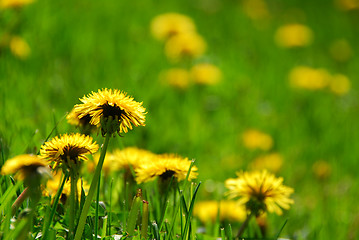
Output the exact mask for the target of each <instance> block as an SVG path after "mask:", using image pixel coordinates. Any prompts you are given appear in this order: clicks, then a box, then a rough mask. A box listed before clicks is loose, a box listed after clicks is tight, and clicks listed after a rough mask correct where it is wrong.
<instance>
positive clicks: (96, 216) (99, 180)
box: [95, 174, 101, 239]
mask: <svg viewBox="0 0 359 240" xmlns="http://www.w3.org/2000/svg"><path fill="white" fill-rule="evenodd" d="M100 186H101V174H100V175H99V179H98V184H97V194H96V212H95V238H96V239H97V233H98V207H99V205H100V204H99V202H100Z"/></svg>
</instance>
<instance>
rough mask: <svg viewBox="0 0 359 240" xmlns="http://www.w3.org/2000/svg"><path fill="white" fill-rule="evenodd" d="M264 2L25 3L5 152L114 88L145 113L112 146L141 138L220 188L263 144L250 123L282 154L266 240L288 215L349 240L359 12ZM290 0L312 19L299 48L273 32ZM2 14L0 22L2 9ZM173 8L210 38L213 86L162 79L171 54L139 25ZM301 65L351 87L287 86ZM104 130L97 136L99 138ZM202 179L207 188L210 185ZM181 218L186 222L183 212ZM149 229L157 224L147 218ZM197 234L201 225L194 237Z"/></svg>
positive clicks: (353, 222)
mask: <svg viewBox="0 0 359 240" xmlns="http://www.w3.org/2000/svg"><path fill="white" fill-rule="evenodd" d="M205 3H207V4H213V6H214V7H216V8H215V9H214V11H207V10H206V9H204V8H203V7H202V6H203V5H204V4H205ZM267 3H268V7H269V10H270V13H271V18H270V20H268V21H266V22H260V23H259V24H258V23H254V22H253V21H252V20H251V19H249V18H248V17H247V16H246V15H245V14H244V12H243V11H242V8H241V5H240V1H229V0H225V1H216V0H213V1H200V0H198V1H189V0H187V1H168V2H166V1H162V2H151V1H136V2H132V1H83V0H80V1H69V0H65V1H50V0H38V1H37V2H34V3H33V4H31V5H29V6H26V7H24V9H22V10H21V11H20V16H21V19H20V22H21V24H20V25H19V27H18V28H17V29H15V30H14V31H15V32H16V33H17V34H18V35H20V36H22V37H24V38H25V39H26V40H27V41H28V43H29V45H30V47H31V55H30V57H29V58H28V59H27V60H19V59H17V58H16V57H14V56H13V55H12V54H11V53H10V51H9V50H8V49H2V50H1V51H0V89H1V90H0V104H1V107H0V116H1V121H0V141H1V145H0V146H1V153H2V157H1V162H4V161H5V160H6V159H8V158H10V157H13V156H16V155H19V154H23V153H37V152H38V151H39V147H40V146H41V144H42V143H43V142H44V141H45V139H46V138H47V136H48V135H49V134H50V132H51V131H52V129H53V128H54V126H55V125H56V124H57V123H58V126H57V128H56V130H55V132H54V134H53V135H52V136H51V137H53V136H55V135H57V134H58V133H60V134H61V133H66V132H73V131H76V129H75V128H74V127H72V126H70V125H69V124H67V122H66V120H65V119H64V116H65V115H66V113H67V112H69V111H70V110H71V108H72V107H73V106H74V104H77V103H79V100H78V98H80V97H82V96H83V95H85V94H88V93H90V92H91V91H97V89H100V88H105V87H106V88H116V89H121V90H124V91H126V92H128V93H129V95H131V96H133V97H134V98H135V99H136V100H137V101H143V105H144V107H146V109H147V112H148V114H147V117H146V127H141V128H136V129H135V130H133V131H130V132H129V133H127V134H126V135H125V137H123V138H119V137H118V138H115V139H112V140H113V141H111V142H110V146H109V148H110V149H114V148H117V147H120V146H138V147H141V148H145V149H148V150H151V151H152V152H155V153H165V152H174V153H178V154H180V155H183V156H186V157H189V158H194V159H196V165H197V166H198V168H199V177H198V181H197V182H199V181H202V182H203V184H202V186H201V188H200V189H199V192H198V196H197V200H201V199H207V198H214V199H216V198H218V196H222V193H223V192H224V186H223V182H224V180H225V179H227V178H231V177H234V176H235V172H236V171H239V170H241V169H244V170H245V169H247V166H248V164H249V163H250V162H251V161H252V160H253V158H254V157H255V156H257V155H259V154H260V153H259V152H254V153H253V152H251V151H249V150H247V149H245V148H244V146H243V144H242V142H241V139H240V136H241V134H242V133H243V132H244V131H245V130H246V129H248V128H257V129H260V130H262V131H264V132H267V133H269V134H270V135H271V136H272V137H273V139H274V148H273V151H278V152H279V153H281V154H282V155H283V157H284V164H283V167H282V169H281V171H280V172H279V173H278V174H277V175H279V176H282V177H283V178H284V183H285V184H286V185H287V186H291V187H293V188H294V189H295V193H294V195H293V198H294V200H295V204H294V205H293V206H292V207H291V209H290V210H289V211H288V212H286V213H285V215H284V216H275V215H273V214H270V215H269V220H268V222H269V236H272V237H274V236H275V235H276V233H278V231H279V230H280V229H281V227H282V225H283V223H284V221H285V220H286V219H288V222H287V224H286V226H285V227H284V229H283V231H282V234H281V236H287V237H288V238H291V239H294V238H295V239H331V238H337V239H356V238H357V237H358V236H359V232H358V230H357V228H358V214H357V212H358V204H357V203H356V200H355V199H356V197H358V195H359V191H358V189H359V188H358V185H359V184H358V179H357V177H356V175H357V166H358V163H357V161H358V154H359V150H358V149H359V134H357V133H358V132H359V127H358V124H355V123H356V122H358V120H359V114H358V81H357V79H358V77H357V76H358V74H359V70H358V67H357V66H359V65H358V64H359V58H358V57H357V56H358V54H359V49H358V45H357V42H358V41H359V30H358V28H357V24H356V23H357V21H358V16H359V15H358V10H353V11H351V12H344V11H340V10H338V9H337V8H336V7H335V4H334V2H333V1H324V0H321V1H316V2H315V3H313V1H308V2H303V1H299V0H292V1H284V0H276V1H267ZM293 9H297V10H298V11H299V10H300V11H301V12H302V13H301V14H300V15H299V16H305V17H304V18H301V20H300V21H302V22H304V23H305V24H306V25H308V26H309V27H310V28H311V29H312V30H313V32H314V42H313V44H312V45H311V46H308V47H305V48H300V49H281V48H279V47H278V46H277V45H276V44H275V42H274V40H273V36H274V33H275V31H276V29H277V28H278V27H279V26H281V25H282V24H284V23H287V22H288V21H290V20H293V19H297V18H296V15H295V14H287V13H288V11H292V10H293ZM2 11H3V10H0V24H2V25H0V29H3V28H2V26H3V25H6V24H8V22H9V20H8V19H10V18H11V17H12V14H10V13H6V14H5V13H4V15H3V12H2ZM170 11H174V12H179V13H183V14H186V15H188V16H190V17H191V18H192V19H193V20H194V22H195V23H196V26H197V30H198V32H199V33H200V34H201V35H202V36H203V37H204V39H205V40H206V41H207V44H208V50H207V52H206V54H205V56H204V57H203V59H204V60H208V61H210V62H213V63H214V64H216V65H217V66H218V67H219V68H220V69H221V70H222V72H223V80H222V82H221V83H220V84H219V85H217V86H213V87H211V86H207V87H200V86H193V87H191V88H189V89H188V90H186V91H178V90H177V89H173V88H170V87H168V86H163V85H162V84H161V82H160V81H159V80H158V76H159V73H160V72H161V71H162V70H165V69H167V68H170V67H172V66H176V65H175V64H172V63H170V62H169V61H168V60H167V59H166V57H165V55H164V52H163V45H162V44H161V43H160V42H158V41H156V40H155V39H154V38H153V37H152V36H151V34H150V31H149V24H150V21H151V19H152V18H153V17H154V16H156V15H158V14H160V13H164V12H170ZM298 18H299V17H298ZM257 25H260V26H262V27H261V28H258V27H256V26H257ZM3 32H4V31H3V30H0V36H1V35H2V34H3ZM341 38H345V39H347V41H348V42H349V43H350V46H351V47H352V50H353V57H352V58H351V59H349V60H348V61H347V62H343V63H339V62H336V61H335V60H333V58H332V57H331V56H330V54H329V50H328V49H329V46H330V44H331V43H332V42H333V41H334V40H337V39H341ZM297 65H307V66H312V67H314V68H326V69H327V70H328V71H329V72H330V73H333V74H334V73H342V74H345V75H347V76H348V77H349V79H350V80H351V83H352V89H351V91H350V92H349V93H348V94H347V95H345V96H341V97H340V96H335V95H334V94H332V93H330V92H329V91H325V90H324V91H313V92H312V91H306V90H293V89H292V88H290V86H289V83H288V73H289V71H290V70H291V69H292V68H293V67H294V66H297ZM100 135H101V134H99V136H96V135H95V136H94V138H95V139H96V140H97V141H98V143H99V144H102V142H103V140H102V138H101V136H100ZM321 159H324V160H326V161H328V162H329V163H330V165H331V167H332V173H331V175H330V177H329V178H328V179H326V180H324V181H319V180H318V179H316V178H315V176H314V175H313V172H312V165H313V163H314V162H315V161H317V160H321ZM214 169H215V171H214ZM5 178H7V177H2V178H1V187H2V190H1V196H2V195H3V194H4V192H5V191H6V188H5V186H7V187H8V186H9V185H10V184H11V183H10V181H9V180H8V179H5ZM210 180H211V181H210ZM212 181H214V186H215V189H214V190H208V189H210V187H206V186H209V185H211V184H213V183H211V182H212ZM114 183H115V182H114ZM211 187H212V185H211ZM116 198H117V196H116ZM189 202H190V200H189V199H187V204H188V206H187V207H189ZM112 204H113V208H114V211H118V212H114V215H113V220H112V221H116V220H118V221H119V222H121V219H125V218H126V216H125V217H123V216H122V215H123V214H126V213H128V212H123V211H122V210H123V209H122V206H116V205H118V204H119V203H115V202H112ZM178 204H180V203H178ZM126 211H127V210H126ZM121 214H122V215H121ZM152 220H154V216H153V215H151V214H150V221H152ZM178 220H179V219H178ZM182 220H183V228H184V229H186V231H189V227H188V226H187V225H186V224H185V222H186V221H187V220H188V218H184V219H182ZM157 224H159V223H158V222H157ZM198 225H200V223H198ZM100 226H101V225H100ZM149 227H150V228H151V233H152V234H155V233H156V230H153V229H155V227H153V225H151V224H150V226H149ZM168 227H169V228H170V227H172V226H168ZM176 227H177V226H176ZM86 229H87V227H86V226H85V231H86ZM116 230H117V231H118V229H114V231H113V233H115V231H116ZM192 231H193V229H192ZM217 231H219V229H218V230H217ZM234 232H235V230H234ZM100 233H101V232H100ZM161 234H162V233H161ZM219 234H220V233H219V232H218V236H219ZM203 236H206V235H203ZM203 236H201V234H198V238H200V239H201V238H202V239H204V237H203ZM172 237H174V236H172Z"/></svg>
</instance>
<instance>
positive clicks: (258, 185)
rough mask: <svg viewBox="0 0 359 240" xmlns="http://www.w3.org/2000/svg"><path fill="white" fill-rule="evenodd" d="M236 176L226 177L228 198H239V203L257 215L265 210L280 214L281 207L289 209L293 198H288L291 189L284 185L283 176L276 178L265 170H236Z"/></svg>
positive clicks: (291, 191)
mask: <svg viewBox="0 0 359 240" xmlns="http://www.w3.org/2000/svg"><path fill="white" fill-rule="evenodd" d="M237 176H238V177H237V178H235V179H233V178H231V179H227V180H226V182H225V185H226V187H227V188H228V192H227V195H228V196H229V198H231V199H233V198H239V200H238V202H239V204H243V205H245V207H246V209H247V210H248V211H249V212H251V213H253V214H255V215H256V216H259V215H260V214H262V213H264V212H266V211H267V210H268V211H269V212H275V213H277V214H278V215H281V214H282V209H289V208H290V204H293V200H292V199H290V198H289V196H290V194H292V193H293V191H294V190H293V189H292V188H290V187H287V186H284V185H283V184H282V183H283V178H276V177H275V176H274V175H273V174H271V173H268V172H267V171H266V170H262V171H254V172H238V173H237Z"/></svg>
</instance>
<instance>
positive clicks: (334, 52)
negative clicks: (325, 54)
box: [329, 39, 353, 62]
mask: <svg viewBox="0 0 359 240" xmlns="http://www.w3.org/2000/svg"><path fill="white" fill-rule="evenodd" d="M329 53H330V55H331V56H332V57H333V58H334V60H336V61H338V62H345V61H348V60H349V59H350V58H351V57H352V56H353V50H352V48H351V46H350V44H349V43H348V41H347V40H345V39H339V40H336V41H334V42H333V43H332V44H331V45H330V47H329Z"/></svg>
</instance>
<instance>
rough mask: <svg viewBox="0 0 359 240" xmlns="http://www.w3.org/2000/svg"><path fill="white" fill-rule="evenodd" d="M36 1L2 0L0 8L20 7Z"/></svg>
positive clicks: (0, 0)
mask: <svg viewBox="0 0 359 240" xmlns="http://www.w3.org/2000/svg"><path fill="white" fill-rule="evenodd" d="M32 2H34V0H0V9H6V8H20V7H22V6H25V5H28V4H30V3H32Z"/></svg>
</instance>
